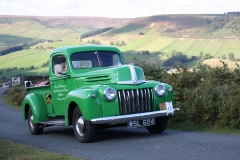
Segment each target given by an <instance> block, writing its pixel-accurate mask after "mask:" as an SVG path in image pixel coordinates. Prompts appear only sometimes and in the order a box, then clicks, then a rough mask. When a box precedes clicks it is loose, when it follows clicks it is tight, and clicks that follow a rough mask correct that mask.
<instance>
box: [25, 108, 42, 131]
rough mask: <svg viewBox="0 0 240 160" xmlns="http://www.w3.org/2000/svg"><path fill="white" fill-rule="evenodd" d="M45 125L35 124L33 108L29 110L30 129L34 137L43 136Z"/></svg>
mask: <svg viewBox="0 0 240 160" xmlns="http://www.w3.org/2000/svg"><path fill="white" fill-rule="evenodd" d="M43 127H44V126H43V125H41V124H34V123H33V114H32V110H31V108H29V110H28V128H29V130H30V132H31V133H32V134H33V135H37V134H42V132H43Z"/></svg>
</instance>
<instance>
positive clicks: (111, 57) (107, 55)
mask: <svg viewBox="0 0 240 160" xmlns="http://www.w3.org/2000/svg"><path fill="white" fill-rule="evenodd" d="M71 63H72V66H73V68H75V69H80V68H92V67H109V66H115V65H121V64H122V61H121V58H120V55H119V54H118V53H117V52H112V51H89V52H78V53H74V54H72V55H71Z"/></svg>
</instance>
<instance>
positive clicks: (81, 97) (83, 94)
mask: <svg viewBox="0 0 240 160" xmlns="http://www.w3.org/2000/svg"><path fill="white" fill-rule="evenodd" d="M93 94H94V95H96V97H94V96H92V95H93ZM72 102H74V103H76V104H77V105H78V107H79V108H80V110H81V112H82V114H83V115H84V118H85V119H86V120H89V121H90V120H91V119H93V118H100V117H102V116H103V114H102V107H101V99H100V96H99V93H98V90H96V89H94V88H91V87H86V88H81V89H76V90H73V91H71V92H69V94H68V95H67V96H66V100H65V105H64V106H65V108H64V113H65V119H68V118H69V117H68V116H69V114H68V112H69V107H70V104H71V103H72ZM67 123H68V122H67V121H66V125H68V124H67Z"/></svg>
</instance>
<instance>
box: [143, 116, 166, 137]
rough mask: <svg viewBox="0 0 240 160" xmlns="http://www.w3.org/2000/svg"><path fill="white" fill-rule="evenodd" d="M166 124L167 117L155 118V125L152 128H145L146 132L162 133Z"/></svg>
mask: <svg viewBox="0 0 240 160" xmlns="http://www.w3.org/2000/svg"><path fill="white" fill-rule="evenodd" d="M167 124H168V117H167V116H164V117H157V118H155V125H153V126H146V128H147V130H148V132H150V133H162V132H163V131H164V130H165V129H166V128H167Z"/></svg>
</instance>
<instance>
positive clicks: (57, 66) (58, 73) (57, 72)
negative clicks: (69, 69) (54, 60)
mask: <svg viewBox="0 0 240 160" xmlns="http://www.w3.org/2000/svg"><path fill="white" fill-rule="evenodd" d="M54 74H55V76H56V77H62V74H63V73H62V66H61V65H60V64H55V65H54Z"/></svg>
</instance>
